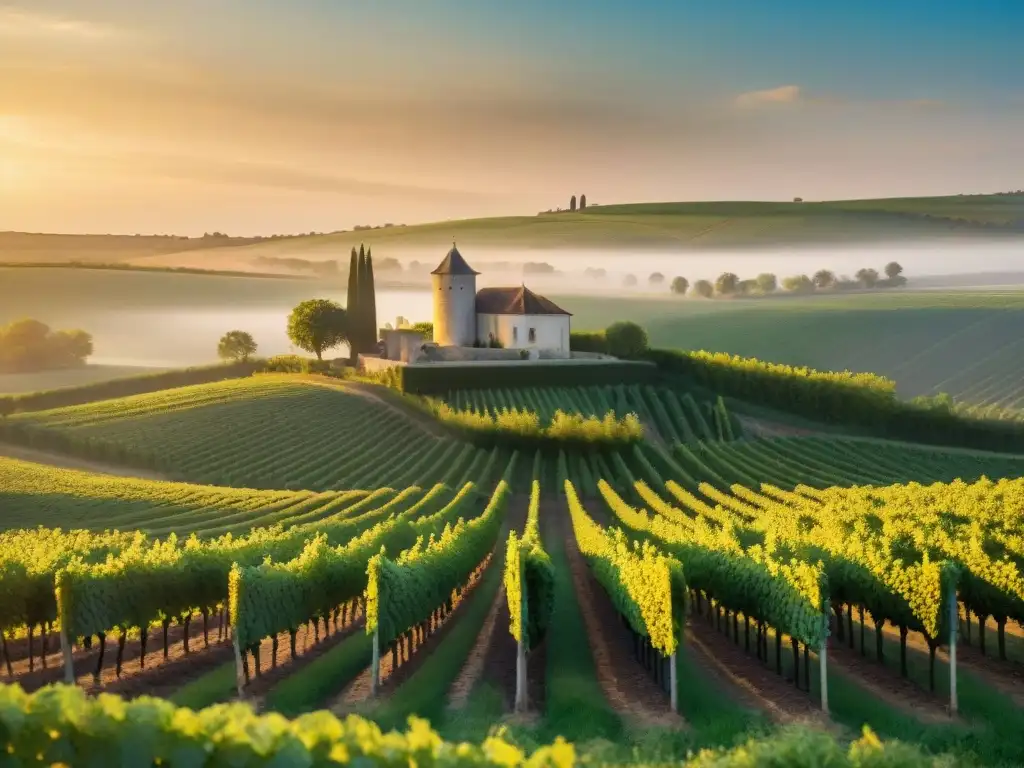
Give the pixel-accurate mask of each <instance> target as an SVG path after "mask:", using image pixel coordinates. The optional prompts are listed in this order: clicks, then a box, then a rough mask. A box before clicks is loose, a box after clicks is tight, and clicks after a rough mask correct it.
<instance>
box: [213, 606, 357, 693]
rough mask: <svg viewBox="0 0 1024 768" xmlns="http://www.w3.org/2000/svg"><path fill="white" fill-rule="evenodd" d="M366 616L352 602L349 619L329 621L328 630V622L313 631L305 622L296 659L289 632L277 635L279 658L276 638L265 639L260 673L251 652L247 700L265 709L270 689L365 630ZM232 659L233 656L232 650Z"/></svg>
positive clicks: (297, 635)
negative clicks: (275, 653) (292, 653)
mask: <svg viewBox="0 0 1024 768" xmlns="http://www.w3.org/2000/svg"><path fill="white" fill-rule="evenodd" d="M363 619H364V616H363V613H362V610H361V609H357V608H356V607H355V605H354V603H350V604H349V610H348V611H347V613H346V620H345V621H344V622H343V621H342V620H341V619H340V618H339V619H338V624H337V627H335V624H334V623H333V622H329V623H328V625H327V628H326V629H325V623H324V622H323V621H321V622H319V626H318V627H317V628H316V629H315V630H314V628H313V626H312V623H307V624H304V625H303V626H302V627H300V628H299V630H298V632H296V634H295V657H294V658H292V656H291V648H290V643H291V635H290V634H289V633H288V632H281V633H280V634H278V636H277V644H278V649H277V657H276V659H275V657H274V638H270V637H267V638H264V639H263V641H262V642H261V643H260V663H259V668H258V670H259V673H258V674H257V667H256V663H255V659H254V658H253V656H252V654H249V655H248V664H249V683H248V684H247V685H246V686H245V688H244V690H243V697H244V699H245V700H246V701H249V702H251V703H252V704H254V705H255V707H256V709H257V710H262V708H263V700H264V697H265V696H266V694H267V692H268V691H269V690H270V689H271V688H273V687H274V686H275V685H276V684H277V683H279V682H280V681H281V680H283V679H284V678H286V677H288V676H289V675H293V674H295V673H296V672H298V671H299V670H301V669H303V668H304V667H305V666H306V665H308V664H310V663H311V662H313V661H314V660H315V659H317V658H319V657H320V656H323V655H324V654H325V653H327V652H328V651H330V650H331V649H332V648H334V647H335V646H337V645H338V644H339V643H341V642H342V641H343V640H346V639H347V638H349V637H351V636H352V635H353V634H355V633H356V632H361V631H363V627H364V626H365V623H364V620H363ZM231 658H232V659H233V658H234V651H233V649H232V651H231Z"/></svg>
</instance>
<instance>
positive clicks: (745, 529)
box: [0, 376, 1024, 766]
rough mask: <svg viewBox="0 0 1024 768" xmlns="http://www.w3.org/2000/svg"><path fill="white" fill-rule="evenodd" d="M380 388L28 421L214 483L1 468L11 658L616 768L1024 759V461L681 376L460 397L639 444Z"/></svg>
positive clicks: (154, 405)
mask: <svg viewBox="0 0 1024 768" xmlns="http://www.w3.org/2000/svg"><path fill="white" fill-rule="evenodd" d="M372 393H373V390H372V389H370V388H362V389H359V388H354V387H351V386H350V385H345V384H337V385H329V384H324V383H322V382H318V381H316V380H312V379H308V378H305V379H304V378H299V377H286V376H266V377H264V376H257V377H254V378H252V379H248V380H240V381H236V382H227V383H219V384H216V385H204V386H201V387H187V388H181V389H177V390H167V391H165V392H161V393H156V394H153V395H145V396H139V397H133V398H124V399H121V400H115V401H104V402H96V403H90V404H87V405H84V406H76V407H74V408H68V409H61V410H57V411H50V412H41V413H38V414H23V415H19V416H16V417H13V418H11V419H9V421H10V424H8V425H7V426H6V427H5V430H6V434H7V436H8V438H9V439H15V438H16V439H19V440H31V441H34V442H35V443H36V444H37V446H38V445H40V444H42V445H44V447H45V449H46V450H47V451H49V452H50V454H52V455H53V456H54V458H57V452H58V451H59V450H60V449H65V450H66V449H76V450H86V449H89V450H94V451H96V452H97V453H102V454H103V455H104V456H105V457H106V459H107V460H108V461H113V460H116V459H118V458H120V459H123V460H129V459H131V458H132V455H133V454H135V453H136V452H141V451H146V453H145V459H146V461H151V462H153V463H156V464H160V465H161V466H162V467H164V468H165V471H171V470H172V469H173V471H174V472H175V473H182V474H184V473H186V472H187V473H193V474H194V475H195V476H196V477H200V476H202V475H203V473H204V472H205V473H207V475H208V476H209V477H211V478H212V477H213V476H214V475H216V476H217V478H218V479H219V482H218V484H217V485H200V484H188V483H180V482H162V481H156V480H133V479H128V478H114V477H112V476H102V475H98V474H91V473H83V472H75V471H70V470H62V469H58V468H55V467H45V466H41V465H39V464H32V463H28V462H22V461H14V460H0V528H2V529H4V530H6V531H7V532H6V533H3V534H0V587H2V588H0V617H2V626H0V628H2V629H3V630H4V631H3V633H2V635H0V636H2V637H3V656H4V663H5V664H6V667H7V673H8V676H9V677H10V678H11V679H13V680H16V681H18V682H19V683H21V684H22V685H23V686H24V687H25V688H26V689H29V690H34V689H37V688H39V687H40V686H43V685H44V684H46V683H50V682H55V681H59V680H64V679H70V680H71V681H73V682H75V683H76V684H77V685H78V686H79V687H80V688H84V689H86V690H87V691H89V692H91V693H97V692H101V691H104V692H111V693H120V694H122V695H125V696H129V697H134V696H137V695H139V694H143V693H156V694H159V695H160V696H162V697H165V698H169V699H171V700H172V701H174V702H176V703H179V704H185V705H188V706H193V707H201V706H206V705H209V704H214V703H217V702H228V701H232V700H235V699H238V698H242V699H243V700H245V701H248V702H250V703H251V704H252V705H253V706H254V707H256V708H257V709H258V710H261V711H274V712H280V713H284V714H287V715H298V714H301V713H304V712H308V711H313V710H317V709H328V710H330V711H331V712H333V713H334V714H335V715H338V716H346V715H349V714H353V713H356V714H360V715H362V716H364V717H367V718H369V719H371V720H372V721H374V722H376V723H378V724H380V725H381V726H383V727H386V728H390V727H401V726H403V725H404V723H405V721H406V718H407V717H408V716H409V715H411V714H417V715H420V716H423V717H426V718H428V719H429V721H430V723H431V724H432V726H433V727H434V728H435V729H436V730H437V732H438V733H439V734H441V735H442V736H444V737H445V738H453V739H463V738H465V739H471V740H473V741H477V742H480V741H482V740H483V739H484V738H485V737H486V736H487V735H488V733H489V732H490V731H491V729H492V727H493V725H494V724H495V723H497V722H502V721H503V722H506V723H507V724H508V730H507V731H506V732H505V733H506V737H507V738H510V739H513V740H515V741H516V742H517V743H519V744H521V745H522V744H529V745H535V744H545V743H550V742H552V741H553V740H554V739H555V737H556V736H564V737H566V738H568V739H570V740H572V741H573V742H576V743H578V744H579V746H578V749H579V750H580V752H581V753H587V754H590V755H591V756H592V757H594V759H599V760H603V761H612V762H616V761H629V760H636V759H638V757H639V758H640V759H644V760H650V761H656V760H680V759H682V758H683V757H684V756H685V755H686V754H687V753H688V752H689V751H690V750H693V749H696V748H700V747H707V746H731V745H733V744H734V743H736V741H737V740H742V739H745V738H747V737H749V736H751V735H754V734H756V735H758V736H759V737H763V736H765V735H770V734H772V733H773V732H774V731H776V729H778V728H779V727H780V726H781V725H784V724H787V723H792V722H794V721H800V722H802V723H804V728H805V730H800V731H795V732H790V731H785V732H784V734H782V735H780V736H779V738H782V739H791V740H792V741H791V742H787V743H791V744H792V745H794V746H793V749H795V750H798V751H800V750H803V751H801V752H800V753H801V754H803V752H804V751H806V750H807V749H811V747H810V745H812V744H814V745H817V746H815V747H814V749H815V750H826V749H834V747H833V746H832V743H833V741H832V740H834V739H838V740H839V741H843V740H848V739H853V738H856V737H857V735H858V734H859V733H860V730H861V728H862V726H863V725H865V724H868V725H870V726H871V728H872V729H874V731H876V732H877V733H878V734H879V735H880V736H882V737H883V738H886V739H891V738H898V739H900V740H903V741H905V742H909V743H910V744H911V745H913V747H909V748H910V749H912V750H913V749H920V750H923V751H924V752H926V753H932V754H939V753H950V754H951V755H952V759H953V760H954V762H955V764H957V765H978V766H981V765H985V766H989V765H997V766H1011V765H1019V764H1021V762H1024V749H1022V747H1021V745H1020V740H1019V738H1018V735H1019V733H1020V731H1021V728H1022V727H1024V709H1022V706H1024V673H1022V672H1021V669H1022V666H1021V665H1024V629H1021V624H1020V622H1021V621H1022V620H1024V610H1022V608H1021V606H1022V605H1024V586H1022V585H1024V579H1022V575H1021V571H1020V569H1021V567H1024V550H1022V548H1021V543H1020V542H1021V530H1022V528H1021V525H1022V522H1021V520H1020V519H1019V518H1020V509H1021V498H1022V496H1021V494H1022V487H1021V482H1022V481H1020V480H1017V479H1016V478H1018V477H1020V476H1021V469H1022V468H1024V457H1017V456H1009V455H998V454H992V453H984V452H978V451H967V450H959V449H953V448H951V449H944V450H938V449H930V448H925V447H921V446H915V445H907V444H900V443H893V442H885V441H880V440H870V439H859V438H841V437H833V436H827V435H805V436H793V437H785V438H759V437H756V436H754V433H753V432H752V431H749V432H744V431H739V430H737V431H735V432H733V433H731V434H727V432H726V425H729V426H730V428H731V425H732V424H733V422H734V420H733V418H732V417H731V416H730V415H729V414H728V413H727V412H724V409H723V410H721V411H720V410H717V409H719V408H720V404H719V401H715V400H698V399H697V398H695V397H693V396H692V395H691V396H690V401H687V399H686V397H687V396H686V394H685V393H682V394H681V393H679V392H676V391H674V390H669V389H665V388H661V387H651V388H645V387H628V388H627V387H622V388H616V387H611V388H603V387H602V388H597V387H594V388H588V387H583V388H574V389H558V388H538V389H534V390H488V391H468V390H463V391H457V392H455V393H453V394H451V395H450V396H449V400H450V401H452V402H453V403H455V404H457V405H458V406H460V407H472V408H477V409H494V408H502V407H515V408H523V407H527V408H531V409H534V410H538V411H540V412H542V413H544V414H547V413H549V412H552V411H553V410H555V409H559V408H562V409H574V410H576V411H577V412H581V413H586V412H595V413H599V412H600V411H602V410H603V409H604V408H606V407H609V408H610V409H612V410H615V411H616V412H619V411H621V410H623V409H626V408H630V409H632V410H635V411H639V412H642V413H641V414H640V415H641V417H642V419H643V420H644V421H645V422H647V423H650V424H653V425H656V431H655V432H654V433H648V435H647V438H648V439H646V440H645V441H644V442H642V443H639V444H634V445H632V446H630V447H629V448H628V449H622V450H619V449H616V450H602V451H575V450H573V451H568V450H565V449H558V448H557V447H555V448H553V449H552V450H538V451H536V452H531V453H523V452H516V451H510V450H501V449H497V450H494V451H478V450H477V449H475V448H471V447H469V446H466V445H464V444H462V443H460V442H459V441H458V440H457V439H455V438H452V437H441V436H439V433H440V425H438V424H434V423H432V422H430V421H429V420H428V417H426V416H425V415H422V414H420V415H417V412H416V411H413V410H406V409H404V408H401V407H398V406H396V405H394V404H393V403H392V401H390V400H388V401H385V400H382V399H376V398H375V397H374V396H373V394H372ZM691 401H692V402H691ZM715 413H718V414H719V416H717V417H716V416H715V415H714V414H715ZM701 420H703V421H704V422H705V426H706V428H705V427H701V426H700V424H701ZM712 423H714V424H718V425H719V426H718V428H715V427H713V426H711V424H712ZM69 435H70V436H72V437H70V438H69V437H68V436H69ZM189 435H192V438H193V439H191V440H190V439H189ZM723 438H724V439H723ZM335 446H336V447H335ZM240 477H244V478H251V479H252V480H253V481H254V482H253V483H247V484H245V487H243V484H242V483H239V482H238V481H237V478H240ZM229 481H230V482H229ZM279 481H280V482H283V485H281V486H278V487H274V483H276V482H279ZM363 483H365V484H363ZM236 485H237V486H238V487H233V486H236ZM288 485H292V486H296V487H293V488H288V487H287V486H288ZM36 526H43V527H41V528H36ZM57 528H60V529H61V530H56V529H57ZM114 528H116V529H118V530H120V531H122V532H121V533H116V532H109V529H114ZM72 529H78V530H72ZM192 533H195V534H196V535H195V537H191V538H190V536H189V535H190V534H192ZM171 534H175V535H174V536H172V535H171ZM634 541H635V542H637V543H633V542H634ZM954 615H956V616H957V617H958V620H953V617H954ZM955 627H959V630H960V637H959V641H958V644H957V655H956V656H955V659H956V661H955V662H954V654H953V652H952V646H951V637H952V635H951V632H952V630H953V629H954V628H955ZM62 637H63V640H62ZM982 638H985V639H984V641H983V640H982ZM62 642H63V643H64V648H66V650H67V654H63V653H62V652H61V651H62ZM954 663H955V665H956V671H957V678H956V680H957V693H956V698H955V699H954V697H953V693H952V690H951V688H950V681H951V680H952V677H951V670H952V668H953V666H954ZM824 681H827V687H826V686H823V682H824ZM826 696H827V698H826ZM954 700H955V702H956V710H955V712H953V713H950V712H948V711H947V709H946V708H947V707H948V706H949V705H950V703H951V702H953V701H954ZM21 706H22V704H20V703H18V704H17V705H16V706H14V705H12V708H11V709H10V710H5V711H20V710H19V709H18V707H21ZM139 706H143V705H141V704H140V705H139ZM515 710H526V712H528V713H529V715H528V716H527V717H522V716H519V717H514V718H513V717H511V715H512V713H513V712H514V711H515ZM244 717H249V715H245V716H244ZM244 717H243V716H239V720H238V722H242V720H243V719H244ZM506 718H509V719H507V720H506ZM161 722H163V721H161ZM168 722H169V721H168ZM306 722H312V721H306ZM318 722H324V721H318ZM69 727H71V726H69ZM332 727H333V726H332ZM807 728H809V729H810V730H806V729H807ZM334 733H336V734H340V733H341V731H340V730H337V731H335V732H334ZM364 733H370V731H365V732H364ZM324 738H325V739H327V738H328V737H327V736H325V737H324ZM330 738H338V735H335V736H333V737H330ZM818 739H824V740H825V741H817V740H818ZM364 741H365V739H364ZM304 743H309V742H304ZM367 743H368V742H367ZM394 743H395V744H397V742H394ZM763 744H764V745H765V746H752V747H750V749H752V750H758V749H765V750H767V749H780V750H781V749H782V747H775V746H768V745H771V744H775V742H771V741H767V742H763ZM796 745H800V746H796ZM352 748H353V749H358V750H365V749H369V747H366V746H364V747H355V746H353V747H352ZM396 748H397V747H396ZM843 749H844V748H840V752H843ZM360 753H361V752H360ZM466 754H468V753H466ZM792 754H796V752H794V753H792ZM815 754H819V752H815ZM820 754H824V752H820ZM843 754H845V752H843ZM899 754H902V753H899ZM913 754H918V753H916V752H914V753H913ZM886 755H887V759H891V760H896V759H901V760H902V759H904V757H899V758H897V756H896V753H893V752H886ZM510 759H511V758H510ZM780 759H783V761H784V762H787V761H786V759H785V758H780ZM843 759H846V758H843ZM906 759H907V760H909V758H906ZM513 762H514V761H513ZM787 764H796V763H793V762H792V760H789V761H788V763H787ZM810 764H813V763H808V765H810ZM837 764H845V763H842V762H839V763H837ZM866 764H870V763H861V765H866ZM895 764H897V765H918V764H927V763H920V762H917V763H915V762H897V763H895Z"/></svg>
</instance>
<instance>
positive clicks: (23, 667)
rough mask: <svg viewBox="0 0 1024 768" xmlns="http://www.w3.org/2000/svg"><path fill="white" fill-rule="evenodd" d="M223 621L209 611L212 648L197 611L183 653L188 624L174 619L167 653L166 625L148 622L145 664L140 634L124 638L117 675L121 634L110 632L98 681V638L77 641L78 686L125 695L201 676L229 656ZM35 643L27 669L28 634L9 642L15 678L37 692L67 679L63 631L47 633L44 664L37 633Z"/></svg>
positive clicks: (74, 658) (74, 652) (157, 689)
mask: <svg viewBox="0 0 1024 768" xmlns="http://www.w3.org/2000/svg"><path fill="white" fill-rule="evenodd" d="M220 622H221V617H220V614H214V615H211V616H210V620H209V647H206V646H205V644H204V642H203V622H202V617H201V616H199V615H198V614H197V615H196V616H194V617H193V619H192V621H191V622H190V623H189V653H188V654H186V653H185V649H184V644H183V643H182V639H183V638H184V634H185V633H184V627H183V626H182V625H181V624H177V623H175V624H172V625H171V626H170V627H169V628H168V631H167V641H168V646H169V648H168V653H167V657H166V658H165V657H164V650H163V631H162V628H161V627H159V626H156V627H150V629H149V632H148V633H147V642H146V656H145V659H144V662H145V666H143V665H142V660H140V656H141V650H142V644H141V642H140V639H139V638H135V639H132V640H126V641H125V647H124V652H123V654H122V668H121V675H120V677H118V675H117V665H116V660H117V647H118V635H117V633H115V632H111V633H109V634H108V635H107V640H106V646H105V648H104V655H103V668H102V670H101V671H100V675H99V681H98V682H96V681H95V680H94V678H93V672H94V670H95V669H96V663H97V661H98V659H99V643H98V642H97V640H96V639H95V638H94V639H93V646H92V648H91V649H86V648H85V647H82V646H75V647H74V648H73V649H72V666H73V669H74V674H75V679H76V681H77V683H78V684H79V685H80V686H82V687H83V688H85V689H87V690H89V691H90V692H93V693H98V692H100V691H104V692H114V693H121V694H123V695H126V696H135V695H140V694H142V693H154V694H156V695H159V692H160V691H161V690H163V689H164V687H165V686H166V685H167V682H168V681H172V682H173V686H172V687H173V688H177V687H179V686H180V685H182V684H183V683H184V682H187V681H188V680H189V679H192V678H194V677H198V676H200V675H202V674H203V673H204V672H205V671H206V670H207V669H209V667H211V666H214V665H217V664H221V663H223V662H224V661H225V660H227V659H228V658H230V654H231V645H230V643H229V642H228V641H227V640H226V639H224V640H218V630H219V628H220ZM32 645H33V648H34V649H35V658H34V662H33V666H34V669H33V670H32V671H29V661H28V645H27V638H21V639H19V640H14V641H10V640H9V641H8V650H9V653H10V655H11V667H12V670H13V672H14V680H15V681H16V682H18V683H19V684H20V685H21V686H22V687H23V688H24V689H25V690H26V691H34V690H37V689H38V688H41V687H42V686H44V685H47V684H49V683H55V682H61V681H63V679H64V661H63V655H62V653H61V650H60V637H59V635H58V634H57V633H55V632H51V633H50V635H49V637H48V641H47V650H48V653H47V656H46V658H45V667H44V666H43V661H42V660H41V659H40V657H39V653H40V652H41V647H42V641H41V639H40V638H39V637H38V636H37V637H35V638H33V643H32ZM5 671H6V670H5Z"/></svg>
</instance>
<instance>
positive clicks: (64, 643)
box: [60, 622, 75, 685]
mask: <svg viewBox="0 0 1024 768" xmlns="http://www.w3.org/2000/svg"><path fill="white" fill-rule="evenodd" d="M60 650H61V653H62V654H63V655H64V682H65V683H67V684H68V685H74V684H75V665H74V662H73V660H72V658H71V643H69V642H68V630H67V628H66V627H65V626H64V622H61V624H60Z"/></svg>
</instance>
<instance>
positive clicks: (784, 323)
mask: <svg viewBox="0 0 1024 768" xmlns="http://www.w3.org/2000/svg"><path fill="white" fill-rule="evenodd" d="M553 298H554V299H555V300H556V301H558V302H560V303H561V304H562V305H563V306H566V307H568V308H569V310H570V311H571V312H572V313H573V328H574V329H578V330H584V329H596V328H603V327H605V326H606V325H607V324H608V323H609V322H611V321H614V320H633V321H635V322H639V323H641V324H642V325H644V326H645V327H646V328H647V331H648V334H649V336H650V342H651V344H652V345H653V346H658V347H671V348H680V349H706V350H709V351H715V352H730V353H732V354H737V355H742V356H744V357H756V358H759V359H761V360H770V361H772V362H778V363H788V364H790V365H804V366H809V367H812V368H818V369H821V370H852V371H865V372H871V373H878V374H881V375H883V376H887V377H889V378H891V379H893V380H894V381H895V382H896V385H897V391H898V393H899V394H900V395H901V396H904V397H916V396H918V395H936V394H938V393H940V392H946V393H948V394H950V395H953V396H954V397H955V398H957V399H958V400H961V401H963V402H965V403H970V404H973V405H983V406H992V405H994V406H999V407H1003V408H1016V409H1020V408H1024V356H1022V352H1024V292H1019V291H1017V292H1015V291H1005V292H998V291H991V292H989V291H964V292H952V291H948V292H947V291H941V292H940V291H935V292H932V291H920V292H907V291H900V292H898V293H891V294H890V293H884V292H879V293H870V294H855V295H842V294H839V295H828V296H812V297H807V298H800V297H785V298H779V299H761V300H746V301H728V300H719V301H696V300H671V299H665V300H662V301H655V300H651V299H644V300H638V299H609V298H600V299H598V298H592V297H591V298H584V297H553Z"/></svg>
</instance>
